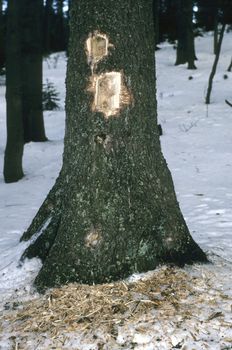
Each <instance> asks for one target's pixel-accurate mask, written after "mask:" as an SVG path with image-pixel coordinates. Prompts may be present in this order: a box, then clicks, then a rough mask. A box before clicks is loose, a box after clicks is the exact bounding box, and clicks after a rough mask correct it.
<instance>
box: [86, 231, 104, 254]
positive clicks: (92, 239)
mask: <svg viewBox="0 0 232 350" xmlns="http://www.w3.org/2000/svg"><path fill="white" fill-rule="evenodd" d="M101 240H102V235H101V232H100V230H99V229H95V228H92V229H91V230H90V232H88V233H87V235H86V236H85V246H86V247H87V248H90V249H95V248H96V247H97V246H98V244H99V243H100V242H101Z"/></svg>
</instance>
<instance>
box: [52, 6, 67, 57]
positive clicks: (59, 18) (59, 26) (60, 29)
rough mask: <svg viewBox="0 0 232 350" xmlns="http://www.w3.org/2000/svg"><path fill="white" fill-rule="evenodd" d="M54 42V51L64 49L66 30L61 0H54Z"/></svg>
mask: <svg viewBox="0 0 232 350" xmlns="http://www.w3.org/2000/svg"><path fill="white" fill-rule="evenodd" d="M55 4H56V21H55V28H56V42H55V43H54V49H55V51H63V50H65V49H66V30H65V25H64V13H63V6H64V1H63V0H56V1H55Z"/></svg>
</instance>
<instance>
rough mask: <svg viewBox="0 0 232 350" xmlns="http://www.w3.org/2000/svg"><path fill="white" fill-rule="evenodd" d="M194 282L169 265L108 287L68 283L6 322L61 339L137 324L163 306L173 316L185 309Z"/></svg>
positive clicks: (17, 328) (20, 329)
mask: <svg viewBox="0 0 232 350" xmlns="http://www.w3.org/2000/svg"><path fill="white" fill-rule="evenodd" d="M193 285H194V281H192V280H190V278H189V276H188V275H187V273H186V272H184V271H183V270H180V269H177V268H171V267H163V268H161V269H159V270H157V271H155V272H151V273H150V275H149V274H148V275H146V278H144V279H139V280H137V281H135V282H127V281H120V282H115V283H110V284H103V285H94V286H89V285H81V284H68V285H66V286H63V287H61V288H55V289H51V290H49V291H48V292H47V293H46V294H45V295H42V296H40V297H39V298H38V299H34V300H31V301H28V302H25V303H23V305H21V307H23V308H22V309H19V310H16V311H14V312H11V313H7V314H6V315H5V317H4V321H5V322H7V323H8V324H12V325H14V331H16V332H20V333H21V334H22V333H24V334H25V333H27V332H39V333H45V332H46V333H49V334H50V335H51V336H57V335H59V334H62V333H63V332H66V333H67V332H73V331H76V330H80V331H83V330H86V329H88V328H91V329H93V328H95V329H97V328H98V327H99V326H101V325H105V326H109V327H111V326H112V324H114V325H121V324H124V323H125V322H127V321H129V320H132V321H133V319H134V320H135V319H136V318H138V317H139V316H141V314H146V313H147V312H150V311H152V310H157V309H159V308H162V310H163V311H164V310H165V314H166V315H167V316H171V315H174V314H175V313H176V311H177V310H179V309H180V308H185V309H186V310H185V312H187V309H188V308H189V305H187V307H186V303H185V302H184V301H185V300H186V298H187V297H188V296H189V295H190V294H191V293H193V290H192V287H193Z"/></svg>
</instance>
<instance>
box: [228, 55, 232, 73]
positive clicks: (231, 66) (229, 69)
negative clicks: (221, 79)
mask: <svg viewBox="0 0 232 350" xmlns="http://www.w3.org/2000/svg"><path fill="white" fill-rule="evenodd" d="M231 69H232V58H231V61H230V65H229V67H228V68H227V72H231Z"/></svg>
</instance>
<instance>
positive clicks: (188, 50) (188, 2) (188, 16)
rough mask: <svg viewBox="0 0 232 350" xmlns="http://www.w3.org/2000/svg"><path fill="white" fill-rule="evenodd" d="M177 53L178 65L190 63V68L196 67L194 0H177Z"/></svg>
mask: <svg viewBox="0 0 232 350" xmlns="http://www.w3.org/2000/svg"><path fill="white" fill-rule="evenodd" d="M177 4H178V7H177V23H178V24H177V35H178V44H177V55H176V63H175V64H176V65H179V64H184V63H188V69H196V66H195V64H194V61H195V59H196V55H195V48H194V34H193V25H192V20H193V1H192V0H177Z"/></svg>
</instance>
